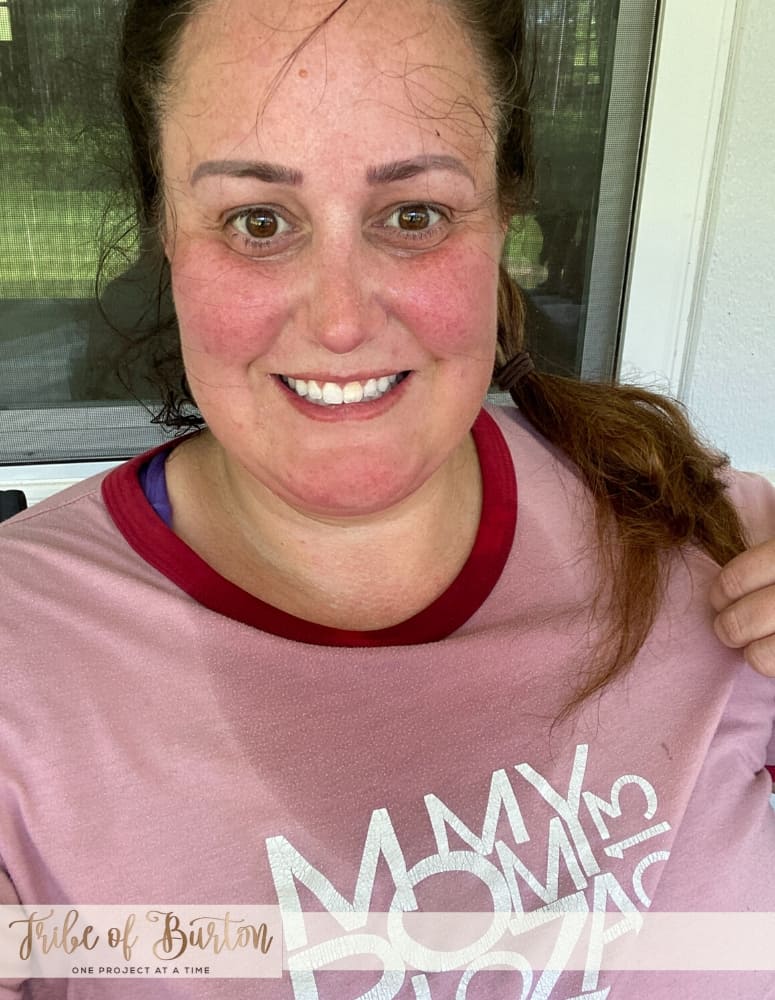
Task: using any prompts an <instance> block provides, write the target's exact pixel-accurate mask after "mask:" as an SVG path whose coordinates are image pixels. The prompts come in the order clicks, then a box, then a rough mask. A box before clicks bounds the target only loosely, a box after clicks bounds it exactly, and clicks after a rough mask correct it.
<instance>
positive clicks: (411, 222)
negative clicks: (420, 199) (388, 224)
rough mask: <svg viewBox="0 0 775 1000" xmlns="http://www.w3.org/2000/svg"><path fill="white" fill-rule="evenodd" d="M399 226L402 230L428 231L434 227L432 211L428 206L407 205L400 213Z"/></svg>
mask: <svg viewBox="0 0 775 1000" xmlns="http://www.w3.org/2000/svg"><path fill="white" fill-rule="evenodd" d="M398 224H399V226H400V227H401V228H402V229H408V230H410V231H415V232H416V231H417V230H419V229H427V228H428V227H429V226H430V225H432V222H431V213H430V209H429V208H428V207H427V206H426V205H407V206H406V208H402V209H401V211H400V212H399V213H398Z"/></svg>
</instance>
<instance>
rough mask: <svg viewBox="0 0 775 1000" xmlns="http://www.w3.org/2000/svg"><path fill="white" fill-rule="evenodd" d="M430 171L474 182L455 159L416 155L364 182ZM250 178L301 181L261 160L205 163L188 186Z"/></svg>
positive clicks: (374, 170) (373, 171) (297, 174)
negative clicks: (210, 180) (214, 179)
mask: <svg viewBox="0 0 775 1000" xmlns="http://www.w3.org/2000/svg"><path fill="white" fill-rule="evenodd" d="M431 170H449V171H452V173H456V174H462V175H463V176H464V177H467V178H468V179H469V180H470V181H472V182H474V183H475V181H474V175H473V174H472V173H471V171H470V170H469V169H468V167H467V166H466V165H465V164H464V163H463V161H462V160H459V159H458V158H457V157H455V156H416V157H414V158H413V159H410V160H395V161H393V162H392V163H384V164H382V165H380V166H378V167H369V168H368V170H367V171H366V180H367V181H368V183H369V184H370V185H373V186H377V185H380V184H392V183H395V182H396V181H405V180H410V179H411V178H412V177H417V176H418V175H419V174H423V173H428V172H429V171H431ZM224 176H225V177H240V178H241V177H251V178H253V179H255V180H259V181H264V182H265V183H267V184H287V185H289V186H291V187H298V186H299V185H300V184H302V182H303V181H304V175H303V174H302V172H301V171H300V170H293V169H292V168H291V167H283V166H281V165H280V164H278V163H266V162H264V161H261V160H205V161H204V162H203V163H200V164H199V165H198V166H197V167H196V169H195V170H194V172H193V173H192V175H191V184H192V185H193V184H196V183H197V182H198V181H200V180H202V178H203V177H224Z"/></svg>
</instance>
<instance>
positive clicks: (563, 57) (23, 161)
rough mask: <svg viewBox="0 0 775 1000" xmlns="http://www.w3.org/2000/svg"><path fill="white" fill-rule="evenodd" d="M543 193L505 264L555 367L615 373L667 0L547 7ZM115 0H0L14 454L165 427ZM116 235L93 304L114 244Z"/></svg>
mask: <svg viewBox="0 0 775 1000" xmlns="http://www.w3.org/2000/svg"><path fill="white" fill-rule="evenodd" d="M532 6H533V8H534V17H535V27H536V32H537V36H536V37H537V42H538V50H539V71H538V75H537V80H536V91H535V122H536V145H537V162H538V186H537V191H536V200H535V204H534V206H533V208H532V210H531V211H529V212H528V214H527V215H526V216H525V217H524V218H523V219H521V220H518V221H517V222H516V223H515V225H514V227H513V230H512V233H511V235H510V238H509V242H508V248H507V254H506V262H507V266H508V267H509V268H510V269H511V271H512V273H513V274H514V275H515V276H516V277H517V278H518V280H519V281H520V282H521V284H522V285H523V287H524V288H525V290H526V291H527V292H528V295H529V303H530V304H529V324H530V333H531V344H532V346H533V349H534V351H535V353H536V354H537V356H538V357H539V360H540V363H541V364H542V365H543V366H544V367H545V368H547V369H548V370H552V371H560V372H564V373H572V374H579V375H600V374H609V373H611V372H612V371H613V370H614V367H615V364H616V355H617V348H618V331H619V320H620V314H621V307H622V301H623V292H624V278H625V261H626V256H627V246H628V241H629V238H630V227H631V221H632V214H633V201H634V192H635V184H636V176H637V170H638V160H639V156H640V149H641V137H642V133H643V121H644V114H645V102H646V93H647V89H648V77H649V69H650V65H651V58H652V47H653V38H654V29H655V21H656V0H533V4H532ZM120 14H121V4H120V3H119V2H118V0H66V2H64V0H0V77H1V78H2V80H3V85H2V89H1V90H0V150H2V163H3V168H2V172H1V173H0V210H2V215H3V219H4V225H3V227H2V228H1V229H0V372H2V375H0V464H5V465H21V464H27V463H31V464H40V463H47V462H72V461H81V462H93V461H97V460H112V459H120V458H124V457H127V456H129V455H131V454H134V453H137V452H138V451H140V450H142V449H144V448H147V447H150V446H151V445H152V444H154V443H157V442H158V441H160V440H162V439H163V437H164V432H163V431H162V430H161V429H160V428H159V427H158V426H156V425H154V424H152V422H151V411H152V409H153V395H154V392H153V388H152V385H151V382H150V381H149V379H148V373H147V368H148V365H149V361H148V358H147V354H146V353H144V352H143V351H142V350H137V351H135V352H134V355H132V352H131V351H130V353H129V355H128V357H129V360H128V361H126V360H125V361H124V362H123V364H124V368H123V374H118V373H117V370H118V368H119V364H120V362H121V357H122V353H123V352H124V348H125V337H126V336H128V335H129V332H130V331H131V330H132V329H133V328H135V327H137V326H140V327H143V326H144V325H145V327H146V328H148V327H149V326H152V325H153V320H154V306H153V295H152V278H151V276H150V273H149V270H148V268H147V266H146V263H145V261H144V258H143V256H142V255H141V254H140V253H139V247H138V245H137V243H136V240H135V239H134V238H133V237H132V235H131V233H129V235H124V236H123V237H121V238H119V237H120V234H122V233H124V234H126V233H128V232H129V230H128V226H127V209H126V206H125V205H124V204H122V201H121V197H120V182H119V178H120V176H121V164H122V159H123V157H122V149H123V139H122V136H121V132H120V129H119V127H118V125H117V122H116V118H117V116H116V111H115V108H114V106H113V103H112V94H113V81H112V70H113V66H114V63H115V55H114V46H115V39H116V37H117V28H118V23H119V19H120ZM111 236H112V237H113V239H112V242H113V243H114V245H115V251H114V252H113V253H112V255H111V256H110V259H109V262H108V266H107V268H106V270H105V273H104V279H105V280H104V282H103V286H102V289H101V293H102V296H101V297H102V306H103V310H104V313H107V317H106V315H105V314H104V313H103V311H102V310H101V309H100V308H99V307H98V305H97V303H96V301H95V295H94V287H95V274H96V272H97V267H98V262H99V259H100V253H101V248H102V247H104V246H105V244H106V242H107V243H109V242H111V239H110V237H111Z"/></svg>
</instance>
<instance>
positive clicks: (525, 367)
mask: <svg viewBox="0 0 775 1000" xmlns="http://www.w3.org/2000/svg"><path fill="white" fill-rule="evenodd" d="M535 370H536V366H535V363H534V362H533V359H532V358H531V357H530V355H529V354H528V352H527V351H520V352H519V354H515V355H514V357H513V358H512V359H511V360H510V361H507V362H506V364H505V365H503V366H502V367H501V368H499V369H498V371H497V372H496V374H495V381H496V382H497V383H498V385H499V386H500V387H501V389H504V390H505V391H506V392H511V391H512V389H516V388H517V386H518V385H519V384H520V382H523V381H524V380H525V379H526V378H527V376H528V375H530V374H532V372H534V371H535Z"/></svg>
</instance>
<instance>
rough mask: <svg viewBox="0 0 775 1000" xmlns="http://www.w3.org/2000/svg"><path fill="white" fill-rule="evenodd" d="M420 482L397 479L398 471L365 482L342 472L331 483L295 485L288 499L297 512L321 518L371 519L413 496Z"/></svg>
mask: <svg viewBox="0 0 775 1000" xmlns="http://www.w3.org/2000/svg"><path fill="white" fill-rule="evenodd" d="M419 485H420V484H419V483H415V484H413V483H411V482H401V481H398V480H397V479H396V475H395V468H392V469H386V470H385V475H384V477H383V476H380V477H374V476H372V477H370V478H369V479H366V478H365V477H364V476H363V475H353V476H352V477H350V476H348V475H347V474H342V473H339V474H337V476H336V477H335V480H334V481H332V482H327V483H322V482H321V481H320V480H319V479H317V480H315V481H313V482H307V483H306V484H301V483H295V484H293V487H292V489H291V490H290V491H289V492H288V493H286V499H287V501H289V502H290V503H291V505H292V506H293V507H295V508H296V509H297V510H300V511H304V512H307V513H309V514H311V515H313V516H318V517H332V518H338V517H368V516H369V515H372V514H378V513H380V512H381V511H385V510H389V509H390V508H391V507H394V506H395V505H396V504H399V503H401V501H402V500H405V499H406V498H407V497H408V496H410V495H411V494H412V493H413V492H414V489H416V488H417V486H419Z"/></svg>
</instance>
